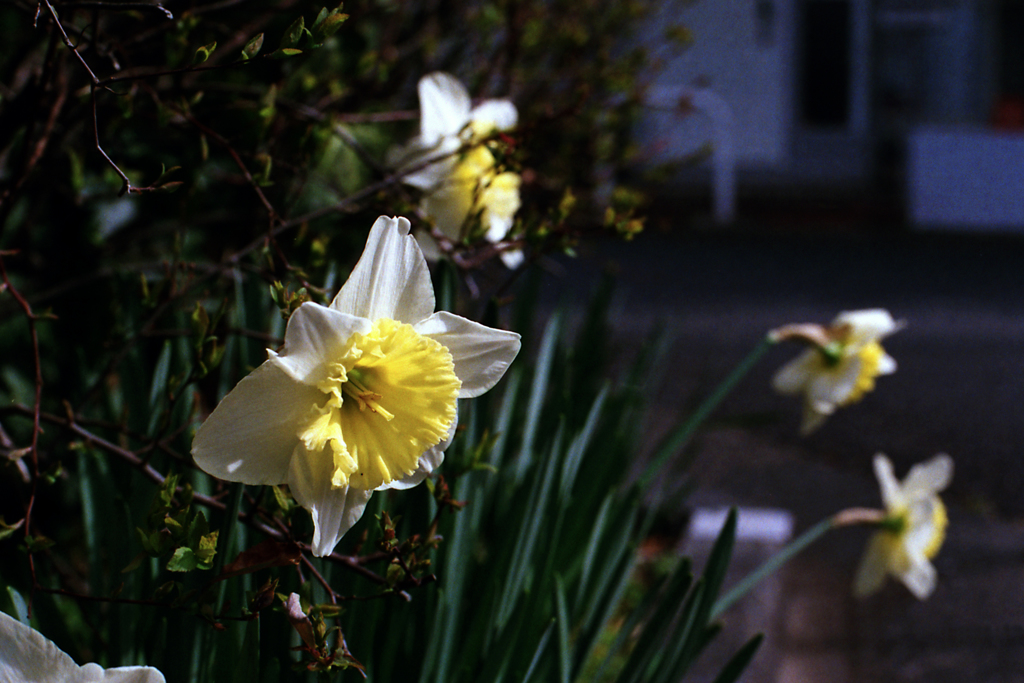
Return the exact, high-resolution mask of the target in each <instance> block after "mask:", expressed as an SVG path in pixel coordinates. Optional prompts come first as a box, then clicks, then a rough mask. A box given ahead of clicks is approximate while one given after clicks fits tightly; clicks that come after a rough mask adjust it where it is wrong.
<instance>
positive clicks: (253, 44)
mask: <svg viewBox="0 0 1024 683" xmlns="http://www.w3.org/2000/svg"><path fill="white" fill-rule="evenodd" d="M262 47H263V34H262V33H260V34H259V35H257V36H256V37H254V38H252V39H251V40H250V41H249V42H248V43H246V44H245V47H243V48H242V59H244V60H250V59H252V58H253V57H255V56H256V55H258V54H259V52H260V48H262Z"/></svg>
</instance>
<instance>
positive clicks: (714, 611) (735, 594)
mask: <svg viewBox="0 0 1024 683" xmlns="http://www.w3.org/2000/svg"><path fill="white" fill-rule="evenodd" d="M833 528H835V517H826V518H825V519H823V520H821V521H820V522H818V523H817V524H815V525H814V526H812V527H811V528H810V529H808V530H807V531H805V532H803V533H802V534H800V535H799V536H797V537H796V538H794V539H793V540H792V541H791V542H790V543H789V544H788V545H786V546H785V547H784V548H782V550H780V551H779V552H777V553H775V554H774V555H772V556H771V557H770V558H768V560H767V561H766V562H765V563H764V564H762V565H761V566H760V567H758V568H757V569H755V570H754V571H752V572H751V573H750V574H748V575H747V576H746V578H744V579H743V580H742V581H740V582H739V583H738V584H736V585H735V586H733V587H732V589H731V590H730V591H729V592H728V593H726V594H725V595H723V596H722V597H720V598H718V600H716V601H715V604H714V606H713V607H712V608H711V616H710V617H709V618H710V619H714V618H716V617H718V616H719V615H721V614H722V612H724V611H725V610H727V609H729V608H730V607H732V605H733V603H735V602H736V601H737V600H739V599H740V598H742V597H743V596H744V595H746V594H747V593H749V592H750V591H751V589H752V588H753V587H754V586H756V585H757V584H759V583H760V582H761V581H762V580H763V579H765V578H766V577H768V576H770V575H771V574H774V573H775V572H776V571H777V570H778V569H779V568H780V567H782V565H784V564H786V563H787V562H789V561H790V560H791V559H793V557H795V556H796V555H797V553H799V552H800V551H802V550H803V549H804V548H806V547H807V546H809V545H810V544H811V543H814V542H815V541H817V540H818V539H819V538H821V537H822V536H824V535H825V532H826V531H828V530H829V529H833Z"/></svg>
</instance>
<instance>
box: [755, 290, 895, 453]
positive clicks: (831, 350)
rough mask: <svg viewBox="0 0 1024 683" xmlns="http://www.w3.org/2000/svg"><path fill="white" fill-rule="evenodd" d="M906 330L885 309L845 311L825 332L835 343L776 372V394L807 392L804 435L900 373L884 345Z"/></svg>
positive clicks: (807, 353) (810, 351) (802, 424)
mask: <svg viewBox="0 0 1024 683" xmlns="http://www.w3.org/2000/svg"><path fill="white" fill-rule="evenodd" d="M901 326H902V325H901V324H900V323H898V322H896V321H895V320H893V317H892V315H890V314H889V312H888V311H886V310H884V309H880V308H875V309H867V310H862V311H844V312H843V313H840V314H839V315H838V316H837V317H836V319H835V320H834V321H832V324H831V325H830V326H829V328H828V329H827V330H826V331H825V332H826V334H828V335H829V337H830V338H832V339H833V342H832V343H830V344H828V345H827V346H824V347H820V348H813V349H808V350H807V351H804V352H803V353H802V354H801V355H799V356H797V357H796V358H794V359H793V360H792V361H790V362H789V363H787V364H786V365H784V366H783V367H782V368H781V369H780V370H779V371H778V372H777V373H776V374H775V377H774V378H773V380H772V385H773V386H774V387H775V390H776V391H778V392H779V393H782V394H800V393H802V394H804V414H803V422H802V423H801V426H800V431H801V433H803V434H809V433H810V432H812V431H814V430H815V429H817V428H818V427H820V426H821V425H822V423H824V422H825V419H826V418H827V417H828V416H829V415H831V414H832V413H833V412H835V409H836V408H837V407H839V406H845V405H849V404H851V403H854V402H856V401H859V400H860V399H861V398H863V397H864V394H866V393H867V392H869V391H871V390H872V389H874V388H875V378H876V377H878V376H879V375H889V374H892V373H893V372H895V371H896V361H895V360H893V358H892V357H891V356H889V354H887V353H886V352H885V350H884V349H883V348H882V345H881V344H880V343H879V342H880V341H881V340H882V339H883V338H884V337H886V336H888V335H890V334H892V333H893V332H896V331H897V330H899V329H900V327H901Z"/></svg>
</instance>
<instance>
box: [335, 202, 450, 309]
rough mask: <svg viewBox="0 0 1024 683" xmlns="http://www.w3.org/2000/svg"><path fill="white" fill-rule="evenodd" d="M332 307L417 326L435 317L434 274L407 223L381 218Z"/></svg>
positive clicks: (405, 220)
mask: <svg viewBox="0 0 1024 683" xmlns="http://www.w3.org/2000/svg"><path fill="white" fill-rule="evenodd" d="M331 308H333V309H334V310H336V311H341V312H343V313H348V314H350V315H355V316H359V317H360V318H367V319H369V320H378V319H380V318H391V319H392V320H397V321H399V322H403V323H410V324H413V323H417V322H419V321H420V320H423V319H424V318H426V317H427V316H428V315H430V314H431V313H433V312H434V287H433V285H432V284H431V283H430V271H429V270H427V262H426V260H425V259H424V258H423V252H421V251H420V248H419V245H418V244H416V240H415V239H414V238H413V237H412V236H410V235H409V221H408V219H406V218H401V217H399V218H388V217H386V216H381V217H380V218H378V219H377V222H376V223H374V224H373V228H371V229H370V235H369V236H368V237H367V239H366V249H365V250H364V251H363V255H362V257H360V259H359V263H357V264H356V267H355V268H354V269H353V270H352V274H351V275H350V276H349V278H348V281H347V282H345V284H344V285H343V286H342V288H341V291H340V292H338V296H336V297H335V298H334V301H332V302H331Z"/></svg>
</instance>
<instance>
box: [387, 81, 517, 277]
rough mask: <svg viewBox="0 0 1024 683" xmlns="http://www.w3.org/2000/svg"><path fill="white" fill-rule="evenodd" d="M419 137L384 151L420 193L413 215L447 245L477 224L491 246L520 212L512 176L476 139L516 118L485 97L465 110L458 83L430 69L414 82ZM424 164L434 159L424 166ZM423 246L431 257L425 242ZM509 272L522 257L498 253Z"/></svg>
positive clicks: (508, 106)
mask: <svg viewBox="0 0 1024 683" xmlns="http://www.w3.org/2000/svg"><path fill="white" fill-rule="evenodd" d="M418 91H419V98H420V110H421V114H420V116H421V118H420V132H419V135H417V136H416V137H415V138H413V139H412V140H411V141H410V142H409V143H408V144H407V145H405V146H404V147H402V148H401V149H399V150H396V151H395V152H394V153H392V154H391V157H390V159H389V161H390V162H391V164H392V165H393V166H395V167H397V168H398V169H399V171H400V172H404V173H406V174H405V175H404V177H403V181H404V182H405V183H407V184H409V185H412V186H413V187H416V188H419V189H420V190H423V198H422V200H421V202H420V211H421V212H422V213H423V215H424V216H425V217H426V218H427V219H428V220H430V221H431V222H432V223H433V224H434V227H436V228H437V229H438V230H439V231H440V232H441V233H442V234H443V235H444V236H445V237H446V238H447V239H448V240H450V241H452V242H459V241H461V240H463V239H465V238H466V237H470V234H469V233H470V231H471V230H472V229H473V228H474V226H476V225H480V226H481V227H482V229H483V236H484V238H485V239H487V240H488V241H491V242H500V241H501V240H503V239H505V237H506V236H507V235H508V232H509V230H510V229H511V228H512V223H513V219H514V217H515V214H516V212H517V211H518V210H519V207H520V200H519V185H520V182H521V180H520V177H519V174H518V173H514V172H512V171H503V170H501V169H500V168H499V166H498V163H497V160H496V159H495V158H494V154H493V153H492V151H491V150H490V148H488V147H487V145H485V144H483V141H484V140H485V139H486V138H487V137H489V136H491V135H493V134H494V133H495V132H497V131H505V130H510V129H512V128H514V127H515V125H516V121H517V119H518V113H517V111H516V108H515V105H513V104H512V103H511V102H509V101H508V100H487V101H485V102H483V103H481V104H480V105H479V106H477V107H472V103H471V102H470V98H469V93H468V92H467V91H466V88H465V86H463V85H462V83H460V82H459V80H458V79H456V78H455V77H454V76H452V75H451V74H447V73H444V72H435V73H431V74H428V75H426V76H424V77H423V78H422V79H420V82H419V86H418ZM431 159H437V161H436V162H434V163H431V164H428V165H427V166H425V167H423V163H424V162H426V161H429V160H431ZM424 249H425V250H426V251H428V253H429V254H431V255H432V254H434V253H437V248H436V244H434V243H432V242H431V241H429V240H427V243H426V244H425V245H424ZM501 256H502V260H503V261H504V262H505V264H506V265H507V266H508V267H510V268H514V267H516V266H518V265H519V264H520V263H521V262H522V259H523V256H522V252H521V251H520V250H517V249H513V250H505V251H503V252H502V253H501Z"/></svg>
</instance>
